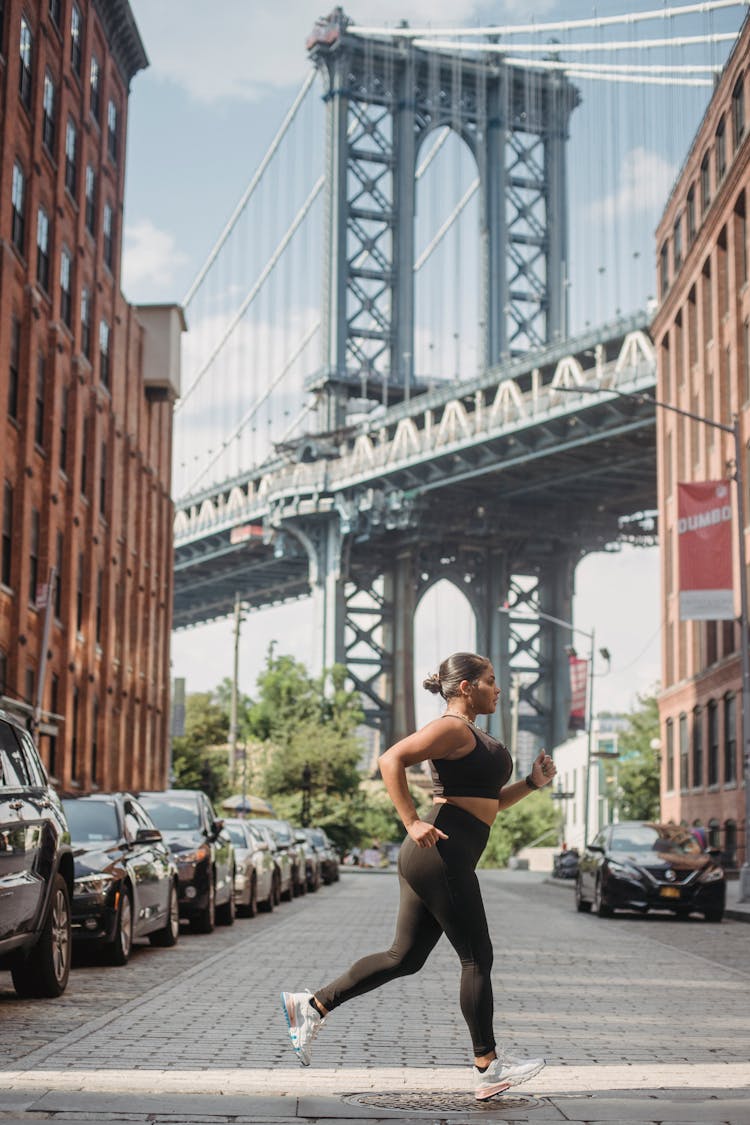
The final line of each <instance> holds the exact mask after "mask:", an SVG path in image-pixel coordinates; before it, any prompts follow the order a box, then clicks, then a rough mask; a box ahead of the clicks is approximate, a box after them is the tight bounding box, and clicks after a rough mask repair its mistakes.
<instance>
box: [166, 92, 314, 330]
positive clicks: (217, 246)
mask: <svg viewBox="0 0 750 1125" xmlns="http://www.w3.org/2000/svg"><path fill="white" fill-rule="evenodd" d="M314 81H315V71H314V70H312V71H310V73H309V74H308V76H307V78H306V79H305V81H304V82H303V83H302V86H301V87H300V89H299V91H298V93H297V96H296V97H295V99H294V101H293V102H292V104H291V106H290V107H289V111H288V112H287V115H286V117H285V118H284V120H283V121H282V123H281V126H280V128H279V131H278V133H277V134H276V136H275V137H274V139H273V140H272V141H271V144H270V146H269V148H268V150H267V152H266V155H265V156H264V157H263V159H262V160H261V162H260V164H259V165H258V167H257V169H256V171H255V174H254V175H253V178H252V179H251V180H250V183H249V184H248V185H247V187H246V188H245V190H244V192H243V193H242V197H241V199H240V201H239V203H238V204H237V206H236V207H235V209H234V211H233V212H232V214H231V217H230V218H229V220H228V222H227V223H226V225H225V227H224V229H223V231H222V232H221V234H220V235H219V237H218V239H217V240H216V242H215V243H214V246H213V248H212V250H211V252H210V254H209V255H208V257H207V258H206V260H205V262H204V263H203V265H202V266H201V268H200V270H199V271H198V274H197V275H196V278H195V280H194V281H193V284H192V285H191V286H190V288H189V289H188V291H187V293H186V294H185V296H184V297H183V298H182V307H183V309H186V308H187V307H188V305H189V304H190V302H191V301H192V299H193V297H194V296H195V294H196V293H197V291H198V290H199V289H200V287H201V285H202V284H203V282H204V280H205V277H206V274H207V273H208V271H209V270H210V269H211V266H212V265H213V264H214V262H215V261H216V258H217V257H218V254H219V251H220V250H221V248H222V246H223V245H224V243H225V242H226V240H227V239H228V238H229V235H230V234H231V233H232V229H233V227H234V225H235V223H236V222H237V220H238V219H239V217H240V215H241V214H242V212H243V211H244V210H245V207H246V206H247V204H248V202H249V201H250V197H251V196H252V194H253V192H254V191H255V189H256V187H257V186H258V184H259V183H260V181H261V179H262V178H263V174H264V172H265V171H266V168H267V167H268V165H269V164H270V163H271V160H272V159H273V157H274V156H275V154H276V151H277V149H278V147H279V145H280V144H281V142H282V141H283V139H284V137H285V135H286V133H287V130H288V129H289V127H290V125H291V124H292V122H293V121H294V118H295V117H296V116H297V110H298V109H299V107H300V106H301V105H302V102H303V101H304V100H305V97H306V95H307V92H308V90H309V89H310V87H311V86H312V84H313V82H314Z"/></svg>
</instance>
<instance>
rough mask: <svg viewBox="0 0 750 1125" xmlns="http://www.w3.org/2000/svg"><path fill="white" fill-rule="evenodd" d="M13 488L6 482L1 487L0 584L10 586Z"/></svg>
mask: <svg viewBox="0 0 750 1125" xmlns="http://www.w3.org/2000/svg"><path fill="white" fill-rule="evenodd" d="M12 552H13V488H12V486H11V485H10V483H9V482H8V481H7V480H6V482H5V485H4V487H3V546H2V558H1V559H0V582H2V584H3V586H10V584H11V582H10V580H11V578H12V567H11V563H12V560H13V554H12Z"/></svg>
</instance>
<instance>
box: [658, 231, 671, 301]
mask: <svg viewBox="0 0 750 1125" xmlns="http://www.w3.org/2000/svg"><path fill="white" fill-rule="evenodd" d="M659 278H660V286H661V295H662V297H665V296H666V294H667V290H668V289H669V247H668V246H667V244H666V242H665V243H664V245H663V246H662V248H661V250H660V251H659Z"/></svg>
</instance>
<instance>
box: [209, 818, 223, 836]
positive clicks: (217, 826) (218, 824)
mask: <svg viewBox="0 0 750 1125" xmlns="http://www.w3.org/2000/svg"><path fill="white" fill-rule="evenodd" d="M223 829H224V821H223V820H215V821H214V824H213V828H212V830H211V835H212V836H213V838H214V840H216V839H218V837H219V835H220V833H221V832H222V831H223Z"/></svg>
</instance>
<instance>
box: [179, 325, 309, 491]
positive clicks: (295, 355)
mask: <svg viewBox="0 0 750 1125" xmlns="http://www.w3.org/2000/svg"><path fill="white" fill-rule="evenodd" d="M319 328H320V321H319V320H316V321H315V323H314V324H313V325H312V327H311V328H310V329H309V330H308V331H307V332H306V333H305V336H304V338H303V339H302V341H301V342H300V343H299V344H298V346H297V347H296V348H295V349H294V351H293V352H292V354H291V356H290V357H289V359H288V360H287V362H286V363H285V364H284V366H283V367H282V369H281V371H280V372H279V373H278V375H276V377H275V378H274V379H272V380H271V382H270V383H269V384H268V386H267V387H266V389H265V390H264V392H263V394H262V395H261V396H260V398H256V400H255V402H253V403H252V404H251V405H250V406H249V407H248V409H247V410H246V411H245V413H244V414H243V415H242V417H241V418H240V420H239V422H238V423H237V425H236V426H235V428H234V430H233V431H232V433H231V434H230V435H229V437H226V438H223V439H222V442H221V445H220V446H219V448H218V449H217V450H216V452H215V453H214V455H213V457H211V459H210V460H209V461H207V462H206V464H205V465H204V466H203V468H202V469H201V470H200V472H199V473H198V475H197V476H195V477H193V479H192V480H191V481H190V483H189V484H188V486H187V492H188V494H189V493H190V492H192V490H193V489H194V488H195V486H196V484H198V482H199V481H201V480H203V478H204V476H205V475H206V473H207V472H208V470H209V469H210V468H212V466H213V465H215V464H216V462H217V461H218V460H219V458H220V457H221V456H222V454H223V453H224V451H225V450H226V448H227V446H229V445H231V443H232V442H233V441H234V440H235V438H237V437H239V435H240V434H241V433H242V431H243V430H244V428H245V426H246V425H247V424H248V422H250V421H252V419H253V418H254V417H255V415H256V414H257V413H258V411H259V410H260V408H261V406H262V405H263V403H264V402H265V401H266V399H268V398H269V397H270V395H271V394H272V393H273V391H275V390H276V388H277V387H278V385H279V383H280V382H281V380H282V379H283V378H284V376H285V375H286V374H287V373H288V372H289V371H290V370H291V368H292V367H293V366H294V364H295V363H296V362H297V360H298V359H299V357H300V356H301V355H302V353H303V352H304V350H305V348H306V347H307V345H308V344H309V343H310V341H311V340H312V339H313V337H314V336H315V333H316V332H317V331H318V329H319Z"/></svg>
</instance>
